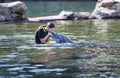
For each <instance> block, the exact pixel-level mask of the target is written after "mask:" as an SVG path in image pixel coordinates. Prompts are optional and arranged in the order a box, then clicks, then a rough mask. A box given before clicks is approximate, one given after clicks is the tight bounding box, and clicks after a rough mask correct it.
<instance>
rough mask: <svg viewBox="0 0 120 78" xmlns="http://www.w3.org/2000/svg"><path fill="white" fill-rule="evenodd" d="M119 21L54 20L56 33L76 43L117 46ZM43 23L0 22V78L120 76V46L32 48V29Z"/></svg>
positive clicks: (113, 77) (104, 77) (119, 34)
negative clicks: (111, 46)
mask: <svg viewBox="0 0 120 78" xmlns="http://www.w3.org/2000/svg"><path fill="white" fill-rule="evenodd" d="M119 21H120V20H81V21H57V22H55V24H56V30H55V32H57V33H63V34H65V35H66V36H68V37H70V38H71V39H72V40H74V41H78V42H84V43H90V44H92V43H94V44H105V45H120V30H119V29H120V26H119ZM43 24H44V23H17V24H2V25H0V77H1V78H57V77H58V78H119V77H120V52H119V51H120V48H100V47H84V46H83V47H71V48H66V47H62V48H61V47H35V46H34V32H35V30H36V29H37V28H38V26H39V25H43ZM53 44H55V41H54V40H53V39H50V41H49V45H53Z"/></svg>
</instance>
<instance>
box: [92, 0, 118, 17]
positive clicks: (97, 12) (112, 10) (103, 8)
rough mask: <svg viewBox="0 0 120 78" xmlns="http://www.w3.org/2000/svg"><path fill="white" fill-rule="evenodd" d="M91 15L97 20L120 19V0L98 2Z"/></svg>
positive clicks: (100, 0) (101, 0) (99, 0)
mask: <svg viewBox="0 0 120 78" xmlns="http://www.w3.org/2000/svg"><path fill="white" fill-rule="evenodd" d="M91 15H92V16H93V17H95V18H119V17H120V0H98V2H97V4H96V7H95V9H94V11H93V12H92V14H91Z"/></svg>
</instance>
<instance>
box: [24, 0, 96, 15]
mask: <svg viewBox="0 0 120 78" xmlns="http://www.w3.org/2000/svg"><path fill="white" fill-rule="evenodd" d="M25 3H26V5H27V7H28V12H27V15H28V16H29V17H36V16H48V15H58V14H59V13H60V12H61V11H63V10H65V11H73V12H92V11H93V9H94V7H95V3H96V2H95V1H36V2H34V1H29V2H25Z"/></svg>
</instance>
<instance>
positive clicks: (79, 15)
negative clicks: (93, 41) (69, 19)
mask: <svg viewBox="0 0 120 78" xmlns="http://www.w3.org/2000/svg"><path fill="white" fill-rule="evenodd" d="M90 16H91V14H90V13H89V12H75V13H74V17H75V18H74V19H75V20H80V19H89V18H90Z"/></svg>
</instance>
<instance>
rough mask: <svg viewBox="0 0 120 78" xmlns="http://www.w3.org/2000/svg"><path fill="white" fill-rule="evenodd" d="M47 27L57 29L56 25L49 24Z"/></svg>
mask: <svg viewBox="0 0 120 78" xmlns="http://www.w3.org/2000/svg"><path fill="white" fill-rule="evenodd" d="M46 27H49V28H55V25H54V23H51V22H48V23H47V25H46Z"/></svg>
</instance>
